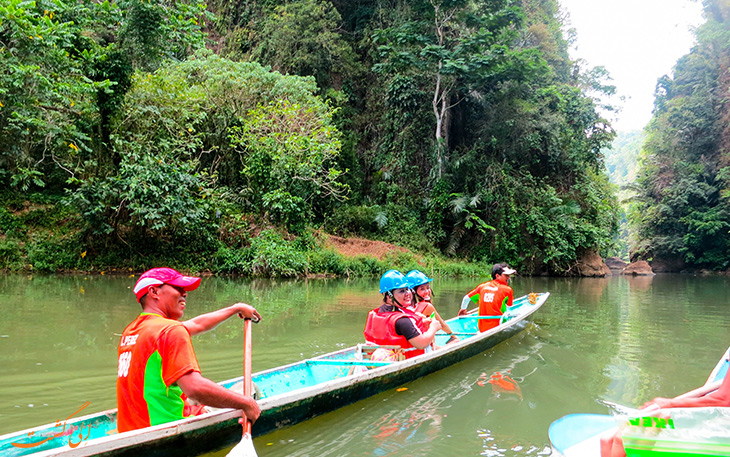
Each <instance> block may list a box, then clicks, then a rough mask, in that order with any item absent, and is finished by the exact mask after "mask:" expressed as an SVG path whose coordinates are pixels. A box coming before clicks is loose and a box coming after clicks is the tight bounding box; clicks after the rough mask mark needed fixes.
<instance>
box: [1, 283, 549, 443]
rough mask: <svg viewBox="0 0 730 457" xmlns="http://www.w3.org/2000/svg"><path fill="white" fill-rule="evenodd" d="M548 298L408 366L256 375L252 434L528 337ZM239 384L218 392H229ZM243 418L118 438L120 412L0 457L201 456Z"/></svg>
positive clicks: (27, 435)
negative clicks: (517, 336) (258, 412)
mask: <svg viewBox="0 0 730 457" xmlns="http://www.w3.org/2000/svg"><path fill="white" fill-rule="evenodd" d="M549 295H550V294H549V293H547V292H545V293H539V294H530V296H529V298H528V296H524V297H521V298H518V299H516V300H515V302H514V306H513V307H512V308H510V309H509V310H508V311H507V312H506V313H505V316H504V317H503V318H502V319H501V321H500V322H501V323H500V325H499V326H498V327H496V328H494V329H491V330H489V331H487V332H484V333H479V331H478V328H477V322H478V319H479V317H478V316H476V315H475V311H476V310H472V311H471V312H470V314H469V315H468V316H463V317H457V318H453V319H449V320H448V321H447V322H448V323H449V326H450V327H451V329H452V331H453V332H454V333H455V334H456V335H458V336H459V338H460V341H457V342H455V343H451V344H448V345H446V341H447V340H448V338H449V336H448V335H446V334H444V333H443V332H439V334H437V335H436V344H437V346H441V347H439V349H437V350H434V351H431V352H428V353H426V354H423V355H419V356H417V357H413V358H410V359H406V360H403V361H396V362H373V361H369V360H363V357H362V354H363V352H366V351H363V346H362V345H358V346H355V347H351V348H347V349H343V350H340V351H336V352H331V353H329V354H325V355H322V356H318V357H314V358H312V359H307V360H302V361H299V362H296V363H292V364H289V365H285V366H282V367H277V368H272V369H269V370H265V371H261V372H259V373H254V374H253V376H252V379H253V381H254V383H255V385H256V386H257V390H258V392H259V400H258V402H259V405H260V407H261V411H262V413H261V417H260V418H259V419H258V421H257V422H256V424H255V426H254V427H253V433H254V435H262V434H264V433H268V432H270V431H273V430H275V429H277V428H280V427H284V426H287V425H291V424H295V423H297V422H300V421H303V420H306V419H309V418H312V417H314V416H316V415H318V414H322V413H325V412H328V411H332V410H335V409H337V408H339V407H341V406H344V405H347V404H350V403H353V402H356V401H358V400H361V399H364V398H367V397H370V396H372V395H374V394H376V393H379V392H382V391H386V390H389V389H392V388H394V387H397V386H399V385H401V384H403V383H406V382H409V381H412V380H414V379H417V378H419V377H421V376H425V375H427V374H429V373H432V372H434V371H437V370H440V369H442V368H445V367H448V366H450V365H453V364H455V363H457V362H459V361H462V360H464V359H467V358H469V357H472V356H475V355H477V354H480V353H482V352H484V351H485V350H487V349H489V348H491V347H493V346H495V345H496V344H499V343H500V342H502V341H504V340H506V339H508V338H510V337H511V336H513V335H515V334H517V333H518V332H520V331H522V330H523V329H525V327H527V325H528V323H529V320H530V319H529V318H530V317H531V316H532V315H533V314H534V313H535V312H536V311H537V310H538V309H539V308H540V307H541V306H542V304H543V303H545V301H546V300H547V298H548V296H549ZM531 301H532V302H534V303H531ZM363 324H364V316H363ZM355 367H356V368H357V369H355ZM241 379H242V378H234V379H229V380H227V381H223V382H221V383H220V384H221V385H222V386H224V387H226V388H231V387H232V386H234V385H235V384H237V383H239V382H240V381H241ZM240 415H241V413H240V411H237V410H231V409H221V410H217V411H212V412H208V413H205V414H203V415H200V416H195V417H191V418H187V419H183V420H179V421H175V422H170V423H167V424H161V425H156V426H152V427H148V428H144V429H140V430H134V431H130V432H126V433H117V432H116V409H113V410H108V411H104V412H100V413H96V414H90V415H86V416H83V417H78V418H75V417H74V418H69V419H67V420H66V421H63V422H62V423H55V424H47V425H43V426H40V427H35V428H32V429H27V430H22V431H20V432H15V433H10V434H7V435H3V436H0V455H2V456H3V457H11V456H24V455H34V456H35V457H46V456H56V455H60V456H68V457H70V456H90V455H104V456H140V455H148V456H168V455H169V456H181V455H199V454H201V453H204V452H210V451H213V450H217V449H221V448H224V447H226V446H232V445H233V444H235V443H236V442H237V441H239V440H240V439H241V426H240V425H239V424H238V419H239V417H240Z"/></svg>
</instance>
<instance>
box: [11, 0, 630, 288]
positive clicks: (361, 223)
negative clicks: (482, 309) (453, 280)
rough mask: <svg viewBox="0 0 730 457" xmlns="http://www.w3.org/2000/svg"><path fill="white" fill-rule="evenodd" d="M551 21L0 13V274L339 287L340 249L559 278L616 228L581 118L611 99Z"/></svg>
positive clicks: (510, 9) (31, 8)
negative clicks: (103, 274)
mask: <svg viewBox="0 0 730 457" xmlns="http://www.w3.org/2000/svg"><path fill="white" fill-rule="evenodd" d="M563 17H564V15H563V14H562V13H561V12H560V10H559V6H558V3H557V2H556V1H555V0H519V1H518V0H469V1H466V0H449V1H445V0H346V1H345V0H335V1H332V2H330V1H327V0H294V1H283V0H259V1H248V2H230V1H224V0H212V1H211V2H210V3H209V4H208V5H207V7H206V6H204V5H202V4H200V3H196V2H193V1H188V0H180V1H176V2H169V1H166V0H152V1H149V0H118V1H112V2H97V1H91V0H74V1H69V0H55V1H50V0H37V1H35V2H32V1H20V0H10V1H8V2H5V3H4V4H3V5H1V6H0V37H1V38H2V39H1V40H0V41H1V42H2V48H0V63H1V64H2V68H3V69H4V71H2V72H0V181H2V185H3V188H10V189H12V190H11V191H8V192H6V193H5V194H3V199H4V201H5V205H4V209H3V210H2V211H1V212H0V229H1V230H2V232H3V234H4V238H3V239H2V240H0V254H1V255H0V258H2V259H4V264H3V265H4V266H5V267H6V268H29V265H30V266H32V268H35V269H42V270H51V271H53V270H58V269H73V268H100V269H101V268H109V267H125V268H139V267H140V266H146V265H149V264H152V263H159V262H165V263H168V264H172V265H183V266H186V267H187V268H189V269H198V270H200V269H208V270H212V271H216V272H233V273H241V274H248V275H287V276H295V275H300V274H305V273H312V272H314V273H319V272H322V273H327V272H329V273H336V274H344V273H347V274H350V272H351V270H350V269H349V267H343V266H342V265H341V264H337V265H335V264H336V263H337V262H335V263H332V262H330V260H327V259H329V257H327V255H325V254H322V251H321V250H322V249H323V248H322V245H321V241H319V238H318V236H319V235H318V234H321V233H333V234H338V235H345V236H352V235H355V236H362V237H368V238H373V239H378V240H383V241H389V242H394V243H398V244H400V245H404V246H407V247H409V248H411V249H414V250H416V251H418V252H423V253H429V254H430V255H440V256H447V257H450V258H452V259H466V260H476V261H484V262H494V261H498V260H499V261H508V262H511V263H512V264H514V265H515V266H517V267H519V268H520V269H521V271H523V272H526V273H529V272H550V273H557V274H569V273H570V272H572V271H574V270H575V269H574V267H575V264H576V262H577V260H578V259H580V258H581V257H582V256H583V255H584V254H586V253H589V252H591V251H599V252H603V251H605V250H606V249H608V248H609V247H610V245H611V243H612V242H611V239H612V236H613V234H614V233H615V231H616V228H617V221H618V215H617V214H618V213H617V212H618V205H617V202H616V198H615V196H614V193H613V190H612V187H611V185H610V184H609V182H608V177H607V175H606V173H605V168H604V163H603V155H602V154H601V150H602V149H603V148H605V147H606V146H608V145H609V144H610V143H611V141H612V138H613V133H612V130H611V128H610V125H608V123H607V122H606V121H605V120H604V119H602V118H601V116H600V115H599V114H598V113H597V110H596V101H595V100H594V99H593V98H591V96H590V95H589V94H601V93H604V94H605V93H612V91H613V88H612V87H611V86H608V85H606V84H605V79H606V78H605V76H606V73H605V71H604V70H602V69H600V68H598V69H588V70H586V69H583V68H581V66H579V65H578V64H577V63H576V62H574V61H573V60H572V59H571V58H570V57H569V55H568V42H569V39H570V37H569V36H565V35H564V33H563V31H562V30H563V28H564V26H565V24H563V23H562V18H563ZM49 208H53V210H52V211H49ZM30 214H33V216H32V217H31V216H30ZM49 218H52V219H50V220H49ZM29 227H30V228H32V230H29ZM29 234H30V235H29ZM313 252H317V253H318V254H317V255H316V256H313V255H311V253H313Z"/></svg>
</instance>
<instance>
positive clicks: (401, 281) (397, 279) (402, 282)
mask: <svg viewBox="0 0 730 457" xmlns="http://www.w3.org/2000/svg"><path fill="white" fill-rule="evenodd" d="M401 287H409V285H408V280H407V279H406V277H405V276H404V275H403V273H401V272H400V271H398V270H388V271H386V272H385V273H383V276H381V277H380V293H381V294H384V293H386V292H389V291H391V290H393V289H400V288H401Z"/></svg>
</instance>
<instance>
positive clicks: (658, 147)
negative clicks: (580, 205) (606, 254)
mask: <svg viewBox="0 0 730 457" xmlns="http://www.w3.org/2000/svg"><path fill="white" fill-rule="evenodd" d="M703 5H704V11H705V17H706V23H705V24H704V25H702V26H701V27H699V28H698V29H697V31H696V36H697V42H696V45H695V46H694V48H693V49H692V50H691V52H690V53H689V54H687V55H685V56H684V57H682V58H681V59H679V61H678V62H677V64H676V65H675V68H674V73H673V75H672V76H671V77H669V76H665V77H663V78H661V79H660V80H659V82H658V84H657V89H656V99H655V108H654V116H653V118H652V120H651V122H650V124H649V126H648V127H647V129H646V134H647V140H646V143H645V144H644V148H643V151H642V157H641V159H640V164H641V167H640V171H639V176H638V180H637V185H636V186H634V188H633V189H632V190H633V191H634V192H635V193H636V197H635V199H634V203H633V204H632V208H633V210H632V213H631V215H630V219H631V222H632V227H633V231H634V237H635V238H634V240H633V245H632V258H633V259H643V260H649V261H652V267H653V268H654V270H655V271H681V270H684V269H689V270H697V269H701V268H706V269H716V270H726V269H727V268H728V266H730V236H729V232H730V206H729V203H730V202H729V201H728V196H730V194H729V193H728V192H730V149H729V146H730V141H729V139H730V130H729V129H728V126H730V123H729V122H728V121H730V110H729V108H730V107H729V106H728V95H729V93H728V87H730V73H728V68H729V66H730V5H729V4H728V3H727V2H725V1H721V0H705V1H704V2H703Z"/></svg>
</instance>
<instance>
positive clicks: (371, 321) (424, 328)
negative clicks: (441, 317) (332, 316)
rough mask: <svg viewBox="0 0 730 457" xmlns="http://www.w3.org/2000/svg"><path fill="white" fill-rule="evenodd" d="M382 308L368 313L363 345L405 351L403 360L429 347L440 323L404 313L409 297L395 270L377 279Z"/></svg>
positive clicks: (398, 272) (403, 281) (410, 293)
mask: <svg viewBox="0 0 730 457" xmlns="http://www.w3.org/2000/svg"><path fill="white" fill-rule="evenodd" d="M380 293H381V294H383V304H382V305H381V306H380V307H379V308H377V309H374V310H372V311H370V312H369V313H368V320H367V322H366V324H365V331H364V332H363V333H364V335H365V341H367V342H368V343H371V344H378V345H394V346H400V347H401V348H403V349H405V350H406V351H405V357H406V358H411V357H415V356H417V355H420V354H423V353H424V352H425V350H426V349H427V348H430V347H432V344H433V340H434V336H435V335H436V332H438V331H439V330H441V323H439V321H438V320H436V319H433V320H432V319H429V318H427V317H425V316H423V315H421V314H417V313H414V312H413V311H411V310H409V309H408V305H410V303H411V301H412V300H413V295H412V292H411V289H410V285H409V283H408V279H406V277H405V276H404V275H403V273H401V272H400V271H397V270H388V271H386V272H385V273H384V274H383V276H382V277H381V278H380Z"/></svg>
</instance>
